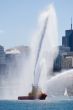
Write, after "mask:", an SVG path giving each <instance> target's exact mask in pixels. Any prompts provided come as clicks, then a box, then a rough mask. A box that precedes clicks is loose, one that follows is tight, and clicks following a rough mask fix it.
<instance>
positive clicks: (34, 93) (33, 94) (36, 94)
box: [18, 16, 48, 100]
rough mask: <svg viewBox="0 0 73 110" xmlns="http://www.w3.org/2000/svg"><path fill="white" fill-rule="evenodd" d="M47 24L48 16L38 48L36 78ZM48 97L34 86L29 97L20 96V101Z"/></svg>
mask: <svg viewBox="0 0 73 110" xmlns="http://www.w3.org/2000/svg"><path fill="white" fill-rule="evenodd" d="M47 22H48V16H47V18H46V20H45V24H44V28H43V31H42V35H41V39H40V43H39V46H38V52H37V57H36V63H35V68H34V77H35V73H36V72H35V70H36V67H37V63H38V59H39V55H40V51H41V46H42V42H43V39H44V36H45V32H46V28H47ZM34 79H35V78H34ZM46 96H47V95H46V94H45V93H43V92H42V91H41V89H40V88H39V87H38V86H35V85H33V86H32V91H31V92H30V93H29V94H28V96H18V100H35V99H39V100H45V98H46Z"/></svg>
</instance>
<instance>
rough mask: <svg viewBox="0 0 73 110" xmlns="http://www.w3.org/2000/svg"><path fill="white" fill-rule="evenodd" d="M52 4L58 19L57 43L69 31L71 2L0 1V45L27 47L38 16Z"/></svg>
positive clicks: (59, 0)
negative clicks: (66, 30)
mask: <svg viewBox="0 0 73 110" xmlns="http://www.w3.org/2000/svg"><path fill="white" fill-rule="evenodd" d="M50 3H53V4H54V6H55V8H56V12H57V17H58V30H59V43H61V38H62V36H63V35H64V31H65V29H70V23H71V17H73V0H0V45H3V46H4V47H5V48H11V47H15V46H17V45H28V44H29V42H30V39H31V34H32V32H34V29H35V28H36V25H37V18H38V15H39V14H40V12H41V11H42V10H44V9H45V7H47V6H48V5H49V4H50Z"/></svg>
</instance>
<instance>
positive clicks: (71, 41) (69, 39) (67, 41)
mask: <svg viewBox="0 0 73 110" xmlns="http://www.w3.org/2000/svg"><path fill="white" fill-rule="evenodd" d="M62 46H65V47H70V51H73V29H72V20H71V29H70V30H66V31H65V36H63V37H62Z"/></svg>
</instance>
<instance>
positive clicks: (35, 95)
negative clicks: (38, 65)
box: [18, 86, 47, 100]
mask: <svg viewBox="0 0 73 110" xmlns="http://www.w3.org/2000/svg"><path fill="white" fill-rule="evenodd" d="M46 96H47V95H46V94H45V93H43V92H42V91H41V90H40V89H39V87H35V86H32V91H31V92H30V93H29V94H28V96H18V100H36V99H39V100H45V98H46Z"/></svg>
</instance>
